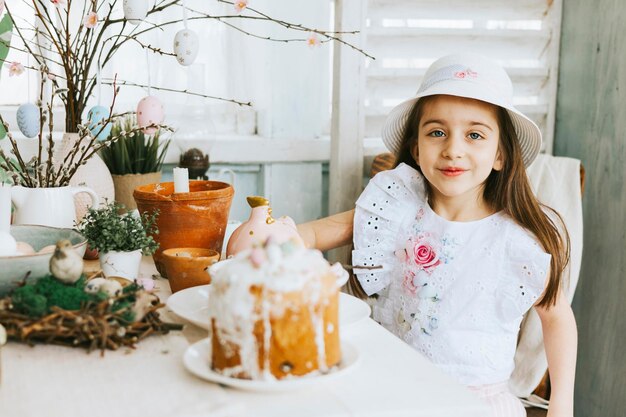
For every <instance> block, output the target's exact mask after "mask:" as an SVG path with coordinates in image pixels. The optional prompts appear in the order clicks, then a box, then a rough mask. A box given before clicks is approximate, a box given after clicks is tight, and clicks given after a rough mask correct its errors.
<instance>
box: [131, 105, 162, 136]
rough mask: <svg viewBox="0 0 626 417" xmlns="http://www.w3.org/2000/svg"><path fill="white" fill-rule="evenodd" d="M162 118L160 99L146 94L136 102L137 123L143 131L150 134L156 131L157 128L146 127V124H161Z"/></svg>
mask: <svg viewBox="0 0 626 417" xmlns="http://www.w3.org/2000/svg"><path fill="white" fill-rule="evenodd" d="M164 118H165V111H164V110H163V104H162V103H161V100H159V99H158V98H156V97H154V96H146V97H144V98H142V99H141V100H139V104H137V125H139V127H141V128H144V129H143V131H144V133H146V134H148V135H151V134H153V133H154V132H156V130H157V128H155V127H148V128H146V126H150V125H152V124H155V125H158V124H161V123H162V122H163V119H164Z"/></svg>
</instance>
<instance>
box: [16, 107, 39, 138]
mask: <svg viewBox="0 0 626 417" xmlns="http://www.w3.org/2000/svg"><path fill="white" fill-rule="evenodd" d="M16 116H17V127H19V128H20V132H22V133H23V134H24V136H26V137H27V138H34V137H35V136H37V134H38V133H39V109H38V108H37V106H35V105H34V104H32V103H26V104H22V105H21V106H20V107H19V108H18V109H17V114H16Z"/></svg>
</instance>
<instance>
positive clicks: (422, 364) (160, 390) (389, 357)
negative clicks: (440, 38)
mask: <svg viewBox="0 0 626 417" xmlns="http://www.w3.org/2000/svg"><path fill="white" fill-rule="evenodd" d="M154 272H156V271H155V270H154V266H153V264H152V262H151V260H150V259H149V258H145V259H144V262H143V264H142V273H143V275H146V276H150V275H151V274H152V273H154ZM157 285H158V287H159V292H160V296H161V299H162V300H163V301H165V299H167V296H168V295H169V292H170V291H169V285H168V282H167V280H164V279H158V280H157ZM162 317H163V319H164V320H167V321H179V322H184V321H183V320H181V319H179V318H177V317H176V316H175V315H174V314H173V313H171V312H169V311H167V308H165V309H163V314H162ZM204 337H206V331H205V330H202V329H200V328H198V327H195V326H194V325H192V324H189V325H188V326H186V328H185V330H184V331H182V332H172V333H170V334H168V335H165V336H152V337H150V338H148V339H146V340H144V341H142V342H141V343H139V344H138V345H137V349H135V350H132V349H122V350H119V351H116V352H112V351H106V352H105V355H104V356H103V357H101V356H100V353H99V352H92V353H91V354H87V353H85V351H84V350H81V349H71V348H66V347H60V346H43V345H39V346H35V347H33V348H31V347H28V346H25V345H22V344H18V343H14V342H10V343H9V344H8V345H6V346H5V348H4V349H3V350H2V355H1V356H2V377H3V381H2V385H1V387H0V416H1V417H27V416H28V417H30V416H33V417H44V416H45V417H56V416H59V417H74V416H76V417H99V416H106V417H126V416H128V417H139V416H146V417H166V416H168V417H169V416H176V417H200V416H211V417H239V416H246V417H248V416H259V417H264V416H266V417H280V416H285V417H296V416H297V417H307V416H311V417H312V416H325V417H328V416H363V417H375V416H393V417H401V416H424V417H447V416H449V417H465V416H466V417H474V416H475V417H485V416H486V415H487V413H488V411H487V408H486V406H485V405H484V404H483V403H482V402H480V400H479V399H477V398H476V397H475V396H474V395H473V394H471V393H470V392H469V391H468V390H466V389H465V388H464V387H462V386H461V385H459V384H457V383H456V382H454V381H453V380H451V379H450V378H449V377H447V376H446V375H444V374H443V373H442V372H441V371H439V370H438V369H437V368H435V367H434V366H433V365H432V364H431V363H429V362H428V361H427V360H426V359H425V358H423V357H422V356H421V355H420V354H418V353H417V352H415V351H414V350H413V349H412V348H410V347H409V346H408V345H406V344H405V343H404V342H402V341H401V340H399V339H398V338H396V337H395V336H393V335H392V334H391V333H389V332H387V331H386V330H385V329H383V328H382V327H381V326H379V325H378V324H376V323H375V322H374V321H372V320H370V319H367V320H364V321H362V322H360V323H357V324H354V325H352V326H351V327H350V328H347V329H345V330H343V331H342V337H344V338H346V339H347V340H349V341H350V342H351V343H352V344H354V345H356V346H357V347H358V348H359V350H360V352H361V355H362V358H361V359H362V360H361V363H360V364H359V365H358V367H357V368H356V369H355V370H354V371H353V372H350V373H348V374H346V375H344V376H342V377H338V378H337V379H335V380H333V381H329V382H324V383H320V384H316V385H313V386H310V387H307V388H305V389H303V390H299V391H295V392H288V393H255V392H247V391H240V390H236V389H233V388H226V387H222V386H220V385H216V384H213V383H210V382H206V381H204V380H201V379H198V378H196V377H194V376H193V375H191V374H190V373H189V372H187V371H186V370H185V368H184V367H183V364H182V356H183V353H184V352H185V349H186V348H187V347H188V346H189V344H190V343H193V342H196V341H198V340H201V339H202V338H204Z"/></svg>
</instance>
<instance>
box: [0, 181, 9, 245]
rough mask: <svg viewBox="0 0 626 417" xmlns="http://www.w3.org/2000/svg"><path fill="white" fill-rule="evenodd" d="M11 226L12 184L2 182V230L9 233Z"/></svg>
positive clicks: (0, 207) (0, 196)
mask: <svg viewBox="0 0 626 417" xmlns="http://www.w3.org/2000/svg"><path fill="white" fill-rule="evenodd" d="M10 226H11V186H10V185H7V184H3V183H0V232H7V233H9V231H10Z"/></svg>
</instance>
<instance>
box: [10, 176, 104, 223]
mask: <svg viewBox="0 0 626 417" xmlns="http://www.w3.org/2000/svg"><path fill="white" fill-rule="evenodd" d="M78 193H87V194H89V196H90V197H91V207H92V208H97V207H98V204H99V203H100V199H99V198H98V195H97V194H96V193H95V192H94V191H93V190H92V189H91V188H88V187H55V188H26V187H22V186H15V187H13V188H12V189H11V201H12V202H13V204H14V205H15V213H14V217H13V224H40V225H44V226H52V227H64V228H73V227H74V223H75V222H76V207H75V205H74V195H76V194H78Z"/></svg>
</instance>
